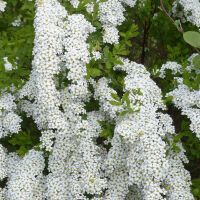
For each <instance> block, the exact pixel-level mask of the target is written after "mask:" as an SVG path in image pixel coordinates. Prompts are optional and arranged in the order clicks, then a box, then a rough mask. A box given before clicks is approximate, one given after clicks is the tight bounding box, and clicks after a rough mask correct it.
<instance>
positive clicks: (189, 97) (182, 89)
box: [160, 54, 200, 138]
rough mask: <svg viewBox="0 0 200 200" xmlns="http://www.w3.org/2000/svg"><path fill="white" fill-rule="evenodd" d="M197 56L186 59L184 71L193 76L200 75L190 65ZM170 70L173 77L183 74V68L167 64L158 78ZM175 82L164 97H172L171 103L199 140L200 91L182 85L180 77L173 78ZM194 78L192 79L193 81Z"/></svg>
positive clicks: (175, 64) (182, 81)
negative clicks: (184, 116) (179, 110)
mask: <svg viewBox="0 0 200 200" xmlns="http://www.w3.org/2000/svg"><path fill="white" fill-rule="evenodd" d="M196 55H197V54H193V55H192V56H191V57H190V58H188V62H189V65H188V66H187V67H186V70H187V71H189V72H191V71H192V70H193V71H195V74H197V75H198V74H200V71H199V69H196V68H195V67H194V65H193V63H192V61H193V59H194V57H195V56H196ZM166 69H170V70H171V71H172V73H173V74H174V75H176V74H177V73H180V74H182V73H183V67H182V66H181V65H180V64H178V63H176V62H168V63H166V64H164V65H163V66H162V67H161V70H160V72H161V73H160V77H162V78H164V77H165V75H164V74H165V70H166ZM174 79H175V80H176V82H177V86H176V87H175V88H174V90H172V91H171V92H169V93H168V94H167V95H166V96H172V97H173V103H174V105H175V106H176V107H178V108H180V109H181V110H182V114H183V115H186V116H187V117H188V118H189V119H190V121H191V125H190V129H191V131H192V132H194V133H196V135H197V137H198V138H200V91H199V90H194V89H191V88H189V87H188V86H187V85H186V84H184V80H183V78H182V77H174ZM195 79H196V77H193V80H194V81H195Z"/></svg>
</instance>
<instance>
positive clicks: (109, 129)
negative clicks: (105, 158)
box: [98, 121, 115, 139]
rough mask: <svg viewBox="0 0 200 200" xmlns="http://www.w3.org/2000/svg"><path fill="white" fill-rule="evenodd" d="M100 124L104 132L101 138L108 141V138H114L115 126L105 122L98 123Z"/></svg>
mask: <svg viewBox="0 0 200 200" xmlns="http://www.w3.org/2000/svg"><path fill="white" fill-rule="evenodd" d="M98 122H99V124H100V125H101V126H102V127H103V130H102V131H101V133H100V137H102V138H105V139H107V138H108V137H109V138H112V137H113V133H114V127H115V126H114V125H113V124H110V123H107V122H105V121H98Z"/></svg>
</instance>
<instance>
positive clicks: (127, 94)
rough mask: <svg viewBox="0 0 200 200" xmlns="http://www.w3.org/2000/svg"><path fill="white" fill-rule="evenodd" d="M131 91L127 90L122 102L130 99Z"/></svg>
mask: <svg viewBox="0 0 200 200" xmlns="http://www.w3.org/2000/svg"><path fill="white" fill-rule="evenodd" d="M129 94H130V92H129V91H126V92H125V93H124V95H123V97H122V103H124V102H125V101H126V100H127V99H128V96H129Z"/></svg>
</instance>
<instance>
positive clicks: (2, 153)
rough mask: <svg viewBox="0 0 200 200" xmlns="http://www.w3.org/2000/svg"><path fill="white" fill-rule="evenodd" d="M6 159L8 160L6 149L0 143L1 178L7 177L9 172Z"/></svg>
mask: <svg viewBox="0 0 200 200" xmlns="http://www.w3.org/2000/svg"><path fill="white" fill-rule="evenodd" d="M6 160H7V155H6V150H5V148H4V147H3V146H2V145H1V144H0V180H2V179H4V178H5V177H6V175H7V172H6ZM0 189H1V188H0ZM0 196H1V195H0Z"/></svg>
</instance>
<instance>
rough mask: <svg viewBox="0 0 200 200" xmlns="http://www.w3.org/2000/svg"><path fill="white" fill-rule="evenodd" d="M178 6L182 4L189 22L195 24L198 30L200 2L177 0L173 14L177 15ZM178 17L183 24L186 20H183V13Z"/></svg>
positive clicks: (199, 26) (195, 0) (197, 0)
mask: <svg viewBox="0 0 200 200" xmlns="http://www.w3.org/2000/svg"><path fill="white" fill-rule="evenodd" d="M177 4H180V5H181V6H182V7H183V11H184V15H185V17H186V19H187V21H189V22H191V23H193V24H194V25H196V26H197V27H198V28H200V2H199V0H176V1H175V2H174V3H173V9H172V12H173V13H174V14H176V7H177ZM178 17H181V18H182V19H183V20H182V21H183V22H185V19H184V18H183V17H184V16H183V13H181V14H180V13H179V15H178Z"/></svg>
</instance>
